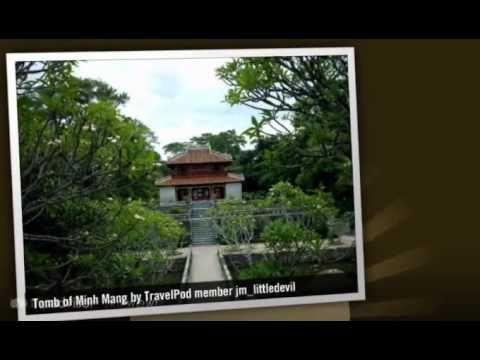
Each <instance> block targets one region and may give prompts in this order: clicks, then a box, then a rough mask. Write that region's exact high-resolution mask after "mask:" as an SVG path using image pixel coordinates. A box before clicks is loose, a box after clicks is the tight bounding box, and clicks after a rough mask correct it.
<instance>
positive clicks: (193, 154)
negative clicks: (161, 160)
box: [167, 148, 232, 165]
mask: <svg viewBox="0 0 480 360" xmlns="http://www.w3.org/2000/svg"><path fill="white" fill-rule="evenodd" d="M231 161H232V157H231V156H230V155H228V154H223V153H220V152H217V151H213V150H210V149H208V148H207V149H205V148H203V149H188V150H187V151H185V152H183V153H181V154H178V155H176V156H174V157H172V158H170V159H168V161H167V164H172V165H179V164H206V163H229V162H231Z"/></svg>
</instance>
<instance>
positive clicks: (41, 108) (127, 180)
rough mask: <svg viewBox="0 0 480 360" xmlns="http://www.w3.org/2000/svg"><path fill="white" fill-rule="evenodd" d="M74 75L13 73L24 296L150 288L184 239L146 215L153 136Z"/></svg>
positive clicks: (38, 68) (119, 96) (65, 70)
mask: <svg viewBox="0 0 480 360" xmlns="http://www.w3.org/2000/svg"><path fill="white" fill-rule="evenodd" d="M74 66H75V63H74V62H48V61H47V62H24V63H17V99H18V116H19V135H20V145H21V146H20V163H21V164H20V165H21V175H22V179H21V180H22V207H23V216H24V218H23V223H24V236H25V241H26V244H25V249H26V251H25V253H26V265H27V269H26V272H27V287H37V288H44V289H50V288H54V287H57V288H64V289H69V288H82V287H92V286H93V287H95V286H104V285H105V284H112V285H116V286H122V285H126V284H130V283H132V284H133V283H134V282H135V281H137V284H138V283H141V281H144V282H150V281H154V280H155V279H158V277H155V276H154V274H162V273H163V272H164V271H165V269H167V268H168V266H167V265H168V264H167V262H165V261H164V260H162V259H163V258H164V257H166V256H167V254H168V253H169V252H170V251H171V250H172V249H173V248H174V247H175V246H176V243H177V242H178V240H179V239H180V238H181V237H182V236H184V232H185V231H184V229H183V227H182V226H181V225H180V224H179V223H177V222H176V221H174V220H173V219H171V218H170V217H168V216H167V215H164V214H160V213H158V212H157V211H154V210H151V204H152V199H155V200H156V197H157V189H156V188H155V186H154V180H155V178H157V177H159V176H161V175H162V170H161V169H162V168H161V166H160V165H161V164H160V157H159V155H158V154H157V153H156V152H155V151H154V148H153V144H154V143H155V141H156V139H155V136H154V135H153V133H152V132H151V131H150V130H149V129H148V128H147V127H146V126H145V125H143V124H142V123H141V122H139V121H138V120H136V119H132V118H129V117H127V116H124V115H123V114H122V113H121V111H120V106H121V105H123V104H125V102H126V101H128V96H127V95H126V94H124V93H119V92H117V91H116V90H115V89H114V88H112V87H110V86H109V85H108V84H105V83H103V82H101V81H98V80H91V79H81V78H78V77H75V76H74V75H73V69H74ZM141 252H142V253H141ZM145 252H146V253H148V254H149V257H148V258H145ZM139 256H140V258H139ZM135 257H137V260H138V259H141V260H138V261H137V262H135V261H134V258H135ZM149 259H150V260H149ZM155 264H156V265H155ZM87 265H88V266H87ZM102 277H103V278H102ZM140 278H143V280H141V279H140ZM122 279H123V280H122ZM102 281H103V282H102ZM109 281H110V282H109Z"/></svg>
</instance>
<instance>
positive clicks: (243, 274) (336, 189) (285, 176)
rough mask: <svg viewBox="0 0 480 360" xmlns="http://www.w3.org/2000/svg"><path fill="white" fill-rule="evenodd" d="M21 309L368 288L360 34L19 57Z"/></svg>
mask: <svg viewBox="0 0 480 360" xmlns="http://www.w3.org/2000/svg"><path fill="white" fill-rule="evenodd" d="M7 81H8V84H7V86H8V106H9V126H10V150H11V171H12V196H13V216H14V237H15V264H16V282H17V299H16V306H17V310H18V317H19V319H20V320H75V319H95V318H111V317H129V316H141V315H157V314H166V313H186V312H196V311H211V310H222V309H240V308H259V307H272V306H284V305H298V304H314V303H329V302H344V301H357V300H364V299H365V275H364V259H363V230H362V212H361V198H360V164H359V145H358V130H357V102H356V101H357V100H356V83H355V59H354V49H353V48H284V49H237V50H172V51H115V52H56V53H11V54H7Z"/></svg>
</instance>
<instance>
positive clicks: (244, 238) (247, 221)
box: [209, 200, 256, 246]
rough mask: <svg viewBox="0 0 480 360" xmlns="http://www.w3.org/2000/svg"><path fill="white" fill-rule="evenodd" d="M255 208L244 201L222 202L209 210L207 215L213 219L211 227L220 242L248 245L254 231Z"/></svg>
mask: <svg viewBox="0 0 480 360" xmlns="http://www.w3.org/2000/svg"><path fill="white" fill-rule="evenodd" d="M254 210H255V208H254V207H253V206H252V205H251V204H249V203H248V202H246V201H241V200H229V201H222V202H220V203H218V204H217V206H216V207H214V208H212V209H210V211H209V215H210V216H212V217H213V218H214V220H213V227H214V229H215V230H216V232H217V234H218V235H219V236H220V238H221V240H222V241H223V242H224V243H226V244H230V245H235V246H240V245H244V244H246V245H248V244H250V242H251V241H252V239H253V236H254V231H255V225H256V221H255V217H254V216H253V213H254Z"/></svg>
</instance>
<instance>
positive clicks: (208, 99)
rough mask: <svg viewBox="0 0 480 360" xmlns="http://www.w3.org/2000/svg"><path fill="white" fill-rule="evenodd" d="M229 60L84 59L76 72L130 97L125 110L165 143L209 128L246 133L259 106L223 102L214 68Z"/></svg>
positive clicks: (206, 130) (179, 139) (216, 130)
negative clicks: (253, 108)
mask: <svg viewBox="0 0 480 360" xmlns="http://www.w3.org/2000/svg"><path fill="white" fill-rule="evenodd" d="M227 61H229V59H226V58H222V59H182V60H178V59H175V60H170V59H161V60H108V61H106V60H95V61H92V60H89V61H84V62H80V63H79V66H78V68H77V69H76V74H77V75H78V76H80V77H87V78H93V79H99V80H102V81H105V82H107V83H108V84H110V85H111V86H112V87H114V88H115V89H117V90H119V91H123V92H126V93H127V94H128V95H129V97H130V100H129V101H128V102H127V104H126V105H125V106H124V108H123V113H124V114H125V115H128V116H131V117H134V118H136V119H138V120H140V121H142V122H143V123H144V124H145V125H147V126H148V127H149V128H150V129H151V130H152V131H153V132H154V133H155V135H156V136H157V138H158V142H159V143H158V144H157V146H156V148H157V150H158V151H159V152H160V154H161V155H162V157H165V155H164V153H163V151H162V149H161V148H162V146H164V145H166V144H168V143H170V142H177V141H179V142H182V141H188V140H189V139H190V138H191V137H192V136H197V135H200V134H202V133H205V132H211V133H218V132H220V131H225V130H229V129H235V130H236V131H237V133H240V132H242V131H243V130H245V129H246V128H248V127H249V125H250V118H251V116H252V115H255V114H256V111H254V110H252V109H250V108H248V107H246V106H240V105H236V106H233V107H232V106H230V105H229V104H226V103H224V102H223V99H224V96H225V94H226V92H227V86H226V85H225V84H224V83H223V82H222V81H220V80H219V79H218V78H217V77H216V76H215V69H216V68H218V67H219V66H221V65H222V64H224V63H225V62H227Z"/></svg>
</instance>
